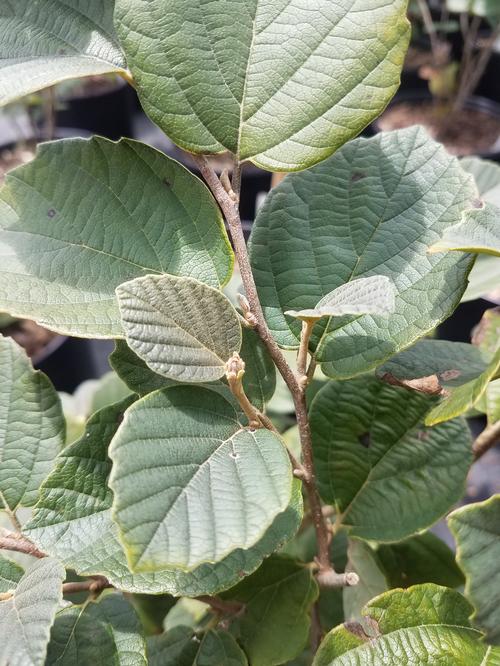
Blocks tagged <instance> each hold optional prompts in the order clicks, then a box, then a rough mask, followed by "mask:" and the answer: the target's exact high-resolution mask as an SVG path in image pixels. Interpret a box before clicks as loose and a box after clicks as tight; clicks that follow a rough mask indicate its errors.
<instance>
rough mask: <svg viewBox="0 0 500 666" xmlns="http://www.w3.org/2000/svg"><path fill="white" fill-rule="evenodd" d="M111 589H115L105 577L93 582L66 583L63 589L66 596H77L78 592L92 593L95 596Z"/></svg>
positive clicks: (95, 579) (93, 579) (97, 578)
mask: <svg viewBox="0 0 500 666" xmlns="http://www.w3.org/2000/svg"><path fill="white" fill-rule="evenodd" d="M109 587H113V585H111V583H110V582H109V580H108V579H107V578H104V576H96V577H95V578H92V579H91V580H82V581H78V582H75V583H64V584H63V587H62V589H63V593H64V594H76V593H78V592H92V593H93V594H98V593H99V592H102V590H105V589H107V588H109Z"/></svg>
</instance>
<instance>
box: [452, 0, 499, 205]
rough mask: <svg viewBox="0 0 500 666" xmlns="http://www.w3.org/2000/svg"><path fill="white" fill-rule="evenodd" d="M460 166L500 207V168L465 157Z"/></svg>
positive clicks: (485, 199)
mask: <svg viewBox="0 0 500 666" xmlns="http://www.w3.org/2000/svg"><path fill="white" fill-rule="evenodd" d="M494 2H496V0H494ZM460 164H461V165H462V169H465V170H466V171H468V172H469V173H470V174H472V175H473V176H474V180H475V181H476V185H477V187H478V190H479V194H480V195H481V199H483V200H484V201H485V202H486V203H490V204H493V205H495V206H500V166H499V165H498V164H496V163H495V162H490V161H489V160H482V159H481V158H479V157H464V158H463V159H462V160H460Z"/></svg>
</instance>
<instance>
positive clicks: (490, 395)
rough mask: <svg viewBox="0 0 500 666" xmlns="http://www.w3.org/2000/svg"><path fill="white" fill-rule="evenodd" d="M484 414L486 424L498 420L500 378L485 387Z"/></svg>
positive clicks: (499, 412)
mask: <svg viewBox="0 0 500 666" xmlns="http://www.w3.org/2000/svg"><path fill="white" fill-rule="evenodd" d="M486 415H487V417H488V425H493V424H494V423H496V422H497V421H500V379H495V380H494V381H492V382H490V383H489V384H488V387H487V389H486Z"/></svg>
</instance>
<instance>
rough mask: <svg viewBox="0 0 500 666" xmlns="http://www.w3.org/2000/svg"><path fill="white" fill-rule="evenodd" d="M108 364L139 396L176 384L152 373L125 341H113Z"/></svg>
mask: <svg viewBox="0 0 500 666" xmlns="http://www.w3.org/2000/svg"><path fill="white" fill-rule="evenodd" d="M109 363H110V365H111V367H112V368H113V370H114V371H115V372H116V374H117V375H118V376H119V377H120V378H121V380H122V381H124V382H125V384H126V385H127V386H128V388H129V389H130V390H131V391H134V392H135V393H137V394H139V395H141V396H142V395H146V394H147V393H152V392H153V391H157V390H158V389H162V388H166V387H167V386H174V385H175V384H176V383H177V382H175V381H174V380H172V379H167V378H166V377H163V376H162V375H158V374H157V373H156V372H153V370H151V368H150V367H149V366H148V365H147V363H146V362H145V361H143V360H142V358H139V356H137V354H136V353H135V352H133V351H132V350H131V349H130V347H129V346H128V344H127V343H126V342H125V340H116V341H115V348H114V350H113V351H112V352H111V354H110V356H109Z"/></svg>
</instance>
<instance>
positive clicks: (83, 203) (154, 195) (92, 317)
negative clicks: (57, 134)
mask: <svg viewBox="0 0 500 666" xmlns="http://www.w3.org/2000/svg"><path fill="white" fill-rule="evenodd" d="M232 264H233V254H232V251H231V248H230V246H229V242H228V239H227V235H226V233H225V231H224V226H223V222H222V218H221V214H220V212H219V209H218V208H217V206H216V204H215V202H214V200H213V198H212V196H211V194H210V193H209V191H208V190H207V188H206V187H205V186H204V185H203V184H202V183H201V182H200V181H199V180H198V179H197V178H195V177H194V176H193V175H191V174H190V173H189V171H187V170H186V169H185V168H184V167H182V166H181V165H180V164H178V163H177V162H175V161H173V160H171V159H169V158H168V157H166V156H165V155H163V154H162V153H160V152H158V151H156V150H155V149H153V148H150V147H149V146H146V145H144V144H141V143H139V142H136V141H131V140H129V139H122V140H121V141H120V142H118V143H113V142H112V141H108V140H107V139H103V138H101V137H94V138H92V139H89V140H83V139H69V140H64V141H56V142H52V143H47V144H44V145H42V146H41V147H40V148H39V149H38V153H37V157H36V159H35V160H34V161H33V162H31V163H30V164H27V165H25V166H23V167H20V168H18V169H16V170H14V171H12V172H11V173H10V174H9V175H8V176H7V180H6V184H5V185H4V187H3V189H2V190H1V192H0V310H6V311H8V312H10V313H12V314H15V315H17V316H22V317H26V318H28V319H35V320H36V321H38V322H39V323H40V324H42V325H44V326H46V327H47V328H50V329H53V330H57V331H60V332H62V333H69V334H73V335H78V336H83V337H123V330H122V327H121V321H120V313H119V309H118V304H117V301H116V297H115V288H116V287H117V286H118V285H119V284H121V283H122V282H126V281H127V280H131V279H133V278H136V277H141V276H144V275H146V274H149V273H156V274H162V273H169V274H175V275H185V276H188V277H194V278H196V279H199V280H201V281H203V282H206V283H207V284H210V285H212V286H214V287H219V286H221V285H222V284H224V283H225V282H226V281H227V279H229V275H230V273H231V271H232Z"/></svg>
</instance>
